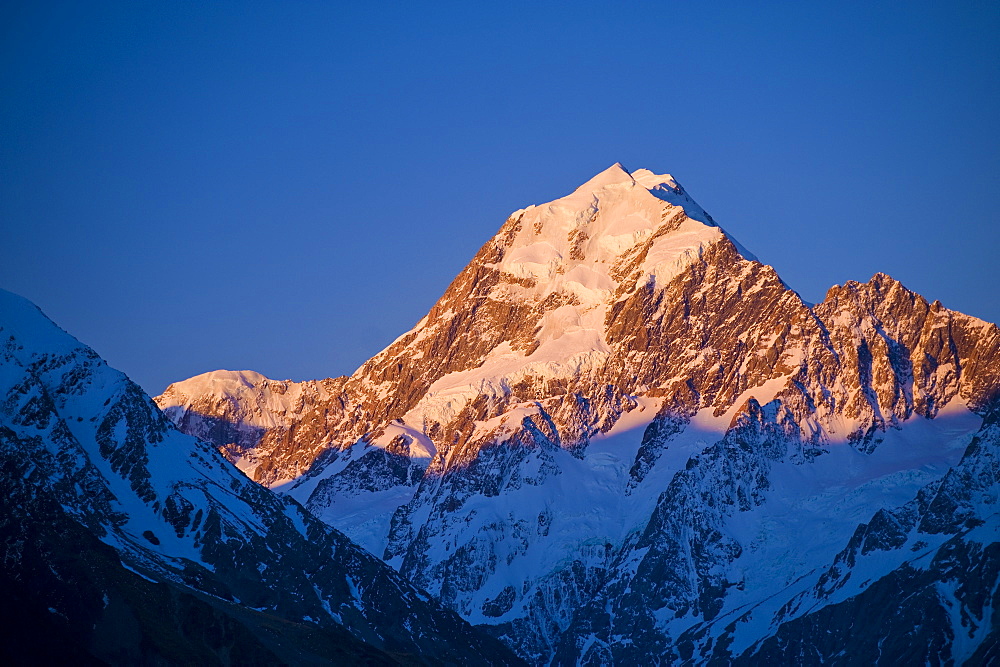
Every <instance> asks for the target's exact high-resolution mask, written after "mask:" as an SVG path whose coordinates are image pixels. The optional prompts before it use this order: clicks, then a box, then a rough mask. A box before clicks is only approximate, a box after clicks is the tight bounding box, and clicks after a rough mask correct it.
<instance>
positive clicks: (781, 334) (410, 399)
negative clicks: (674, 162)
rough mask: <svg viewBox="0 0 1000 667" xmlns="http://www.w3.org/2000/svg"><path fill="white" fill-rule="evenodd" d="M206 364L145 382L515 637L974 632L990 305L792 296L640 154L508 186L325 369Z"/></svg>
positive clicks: (986, 567) (415, 576) (990, 511)
mask: <svg viewBox="0 0 1000 667" xmlns="http://www.w3.org/2000/svg"><path fill="white" fill-rule="evenodd" d="M210 376H211V377H212V381H211V382H206V380H205V378H206V376H199V378H193V379H192V380H187V381H184V382H179V383H176V384H173V385H171V386H170V387H169V388H168V389H167V391H166V392H165V393H164V394H163V395H162V396H160V397H158V398H157V399H156V400H157V402H158V404H159V405H160V406H161V407H162V408H163V410H164V412H165V413H166V414H167V415H168V416H169V417H170V418H171V419H172V420H174V421H175V422H176V423H177V424H179V425H180V426H181V428H182V429H184V430H186V431H187V432H189V433H192V434H196V435H198V436H200V437H203V438H207V439H209V440H211V441H212V442H213V443H214V444H215V445H216V447H218V448H219V449H221V450H222V451H223V452H225V453H226V455H227V456H229V457H230V459H231V460H233V461H235V462H237V464H238V465H239V466H240V467H241V468H242V469H243V470H244V471H246V472H247V474H249V475H250V476H251V477H253V478H254V479H256V480H257V481H259V482H260V483H262V484H265V485H268V486H270V487H272V488H273V489H275V490H278V491H280V492H281V493H286V494H288V495H290V496H292V497H293V498H295V499H298V500H299V501H301V502H303V503H304V504H305V505H306V506H307V508H308V509H309V510H310V511H311V512H312V513H313V514H315V515H316V516H317V517H319V518H320V519H322V520H323V521H325V522H327V523H329V524H330V525H332V526H335V527H337V528H339V529H340V530H343V531H344V532H345V533H346V534H347V535H349V536H350V537H351V538H352V539H354V540H355V541H357V542H358V543H359V544H361V545H362V546H364V547H365V548H366V549H369V550H370V551H372V552H373V553H375V554H377V555H379V556H381V557H382V558H383V559H384V560H386V561H387V562H388V563H389V564H390V565H391V566H393V567H394V568H396V569H397V570H398V571H399V572H400V573H401V574H403V575H405V576H406V577H408V578H409V579H410V580H411V581H413V582H415V583H416V584H417V585H418V586H421V587H423V588H424V589H426V590H428V591H430V592H431V593H432V594H434V595H436V596H438V597H439V598H440V599H441V601H442V602H443V603H444V604H445V605H447V606H448V607H450V608H452V609H454V610H455V611H457V612H458V613H459V614H461V615H462V616H463V617H464V618H466V619H467V620H469V621H470V622H472V623H474V624H476V625H478V626H480V627H481V628H483V629H485V630H487V631H488V632H490V633H492V634H493V635H494V636H496V637H498V638H500V639H501V640H502V641H504V642H506V643H507V644H508V645H509V646H511V647H512V648H514V649H515V650H516V651H517V652H518V653H519V654H520V655H521V656H522V657H524V658H526V659H528V660H530V661H532V662H536V663H539V664H543V663H550V662H552V661H555V662H556V663H558V664H576V663H583V664H610V663H619V664H634V663H636V662H640V661H648V660H651V659H655V660H661V659H662V660H668V661H688V660H690V661H696V662H702V661H708V660H720V661H741V660H751V659H753V660H756V659H758V658H760V657H761V656H767V657H769V658H771V659H774V660H779V661H788V660H791V659H793V658H796V659H797V658H798V657H800V656H802V655H805V654H806V653H808V654H809V655H813V654H814V653H815V655H817V660H827V659H829V660H836V659H841V658H843V654H842V653H841V651H842V650H843V648H844V646H845V645H851V643H852V642H853V643H854V644H856V645H857V646H858V647H861V648H859V649H858V650H872V651H873V652H874V651H877V650H879V647H882V651H883V655H889V656H893V657H894V658H893V659H897V658H898V659H903V658H904V657H905V658H910V659H914V660H925V661H933V660H942V661H946V660H955V661H958V662H961V661H963V660H968V659H973V660H977V659H982V658H983V657H984V656H985V655H992V653H990V652H991V651H993V652H995V650H996V649H995V647H996V646H997V645H998V643H997V632H996V630H995V629H994V627H993V625H992V621H991V620H990V619H991V618H993V616H991V614H992V612H991V609H992V608H993V606H994V604H995V601H994V600H993V598H992V597H991V595H992V593H990V591H995V590H996V585H997V581H998V579H997V575H998V568H997V567H996V563H997V562H1000V561H998V560H997V558H996V555H997V549H998V548H1000V547H998V544H997V543H998V540H997V539H996V533H997V530H998V521H997V514H996V511H995V498H996V493H997V492H998V491H1000V488H998V482H997V479H998V475H997V474H996V472H995V469H994V468H993V467H992V466H994V463H993V462H994V461H995V460H998V459H997V455H998V452H997V447H998V446H1000V445H998V434H997V431H996V428H997V427H996V413H997V410H998V403H997V401H998V396H1000V332H998V330H997V327H996V326H994V325H992V324H988V323H985V322H982V321H980V320H977V319H975V318H972V317H968V316H966V315H962V314H961V313H957V312H954V311H950V310H948V309H946V308H944V307H943V306H942V305H941V304H940V303H938V302H934V303H928V301H927V300H925V299H924V298H923V297H921V296H920V295H918V294H915V293H913V292H911V291H909V290H907V289H906V288H905V287H904V286H903V285H901V284H900V283H899V282H897V281H895V280H893V279H892V278H890V277H888V276H886V275H884V274H877V275H875V276H874V277H873V278H872V279H871V280H870V281H869V282H868V283H857V282H853V281H852V282H847V283H845V284H844V285H842V286H835V287H833V288H831V289H830V291H829V293H828V294H827V296H826V298H825V299H824V301H823V302H822V303H819V304H816V305H811V304H807V303H805V302H803V301H802V299H801V298H800V297H799V296H798V294H796V293H795V292H794V291H793V290H792V289H790V288H789V287H788V286H787V285H785V283H783V282H782V280H781V279H780V278H779V277H778V275H777V273H776V272H775V271H774V269H773V268H772V267H770V266H767V265H764V264H762V263H760V262H759V261H757V259H756V258H755V257H754V256H753V255H752V254H750V253H749V252H748V251H746V250H745V249H743V248H742V246H740V245H739V244H738V243H737V242H736V241H735V240H734V239H732V238H731V237H730V236H729V235H728V234H726V232H724V231H723V230H722V229H721V228H720V227H719V226H718V225H716V224H715V222H714V221H713V220H712V218H711V217H710V216H709V215H708V214H707V213H706V212H705V211H704V210H703V209H702V208H701V207H700V206H698V204H696V203H695V202H694V201H693V200H692V199H691V197H690V196H689V195H688V194H687V193H686V192H685V191H684V190H683V188H681V187H680V185H679V184H678V183H677V181H676V180H674V179H673V178H672V177H670V176H668V175H657V174H654V173H653V172H651V171H648V170H644V169H641V170H637V171H634V172H631V173H629V172H627V171H626V170H625V169H624V168H623V167H622V166H621V165H618V164H616V165H613V166H612V167H610V168H608V169H607V170H605V171H603V172H601V173H600V174H598V175H597V176H595V177H594V178H592V179H591V180H589V181H588V182H587V183H585V184H584V185H582V186H580V187H579V188H577V189H576V190H575V191H573V192H572V193H571V194H569V195H567V196H565V197H561V198H559V199H556V200H554V201H552V202H549V203H546V204H541V205H536V206H529V207H527V208H525V209H521V210H518V211H515V212H514V213H513V214H511V216H510V217H509V218H508V219H507V221H506V222H505V223H504V224H503V225H502V226H501V228H500V230H499V231H498V232H497V234H496V235H495V236H494V237H493V238H492V239H491V240H489V241H488V242H487V243H486V244H485V245H484V246H483V247H482V248H481V249H480V251H479V252H478V253H477V254H476V256H475V257H474V258H473V259H472V261H471V262H470V263H469V264H468V266H466V268H465V269H464V270H463V271H462V272H461V273H460V274H459V275H458V276H457V277H456V278H455V280H454V281H453V282H452V283H451V285H450V286H449V287H448V289H447V290H446V291H445V293H444V295H443V296H442V297H441V298H440V299H439V300H438V302H437V303H436V304H435V305H434V306H433V307H432V308H431V310H430V312H428V314H427V315H426V316H425V317H424V318H423V319H421V320H420V322H418V323H417V324H416V326H415V327H414V328H413V329H411V330H410V331H408V332H406V333H404V334H403V335H402V336H400V337H399V338H398V339H397V340H396V341H394V342H393V343H392V344H391V345H390V346H389V347H387V348H386V349H385V350H383V351H382V352H381V353H379V354H378V355H376V356H375V357H373V358H372V359H371V360H369V361H368V362H366V363H365V364H364V365H363V366H362V367H361V368H360V369H359V370H358V371H357V372H356V373H355V374H354V375H352V376H350V377H341V378H332V379H328V380H322V381H316V382H312V383H290V382H277V381H273V380H268V379H266V378H258V377H254V376H250V375H249V374H247V373H242V374H239V375H236V376H233V375H219V374H217V373H216V374H210ZM206 387H210V390H209V389H206ZM991 471H992V472H991ZM970 591H974V592H970ZM907 596H911V597H912V596H915V597H912V599H916V600H919V604H920V605H922V606H921V608H920V611H919V613H920V614H921V615H922V618H924V619H928V620H926V622H923V623H922V624H918V625H911V626H909V628H908V629H907V628H906V627H904V625H905V622H903V621H900V622H899V623H896V622H895V621H894V622H893V623H888V622H886V623H883V622H882V617H881V616H879V617H878V618H876V616H874V614H881V613H888V614H890V615H891V614H893V613H897V612H898V614H899V617H900V618H909V617H908V616H907V614H909V613H911V612H912V610H911V609H910V607H909V603H904V602H903V600H904V599H908V598H907ZM904 605H905V606H904ZM866 614H868V615H867V616H866ZM818 628H822V632H820V630H819V629H818ZM859 628H864V630H861V629H859ZM885 647H889V650H890V653H886V652H885V651H886V648H885ZM991 647H992V648H991ZM838 656H839V657H838Z"/></svg>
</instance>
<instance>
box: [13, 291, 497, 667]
mask: <svg viewBox="0 0 1000 667" xmlns="http://www.w3.org/2000/svg"><path fill="white" fill-rule="evenodd" d="M0 473H2V483H3V487H4V500H3V511H2V513H0V527H2V530H0V537H2V544H3V556H4V563H5V566H4V573H3V577H4V578H3V581H4V584H5V587H4V589H5V593H6V594H7V595H8V596H9V597H8V604H7V605H5V607H7V608H8V609H9V610H10V608H11V604H10V602H11V599H13V600H14V601H16V602H17V603H19V605H21V606H23V607H24V608H23V610H21V611H20V612H19V613H18V614H10V615H11V616H16V617H17V618H14V619H13V620H12V621H11V623H10V624H5V625H4V630H5V632H18V633H23V632H28V633H30V634H28V635H27V636H25V635H23V634H22V635H21V636H19V637H16V638H15V637H14V636H12V635H6V639H7V640H8V641H5V642H3V643H4V645H5V646H7V645H8V644H13V645H15V646H19V647H20V648H5V649H4V652H5V654H6V655H7V656H8V657H13V658H15V659H17V660H18V661H20V660H22V659H23V660H27V661H28V662H39V661H44V660H43V659H42V658H43V657H44V656H45V652H46V651H48V650H50V648H49V647H37V646H36V647H34V648H33V647H32V646H31V645H32V644H33V643H44V642H45V640H44V639H43V635H45V634H48V633H50V632H51V633H52V635H53V636H55V637H59V638H61V641H64V642H68V643H67V644H66V646H65V647H63V649H61V650H65V651H66V652H67V653H68V654H73V653H82V654H88V653H89V654H91V655H92V656H93V657H96V658H98V659H100V660H105V661H110V662H114V663H121V664H125V663H132V664H139V663H147V662H148V663H152V662H158V661H164V660H165V661H167V662H168V663H191V664H196V663H203V662H206V661H207V662H209V663H211V662H226V663H228V662H230V661H234V662H254V663H258V662H259V663H268V664H276V663H280V662H286V663H287V662H289V661H290V662H295V663H306V662H314V661H328V660H338V661H351V662H354V661H361V660H367V661H372V662H375V663H383V664H389V663H394V662H397V661H402V662H417V663H419V662H425V661H426V662H433V663H435V664H438V663H439V662H440V661H446V662H447V661H450V662H455V663H462V664H465V663H466V662H468V661H472V662H482V663H490V662H496V663H506V662H513V661H514V658H513V656H512V655H510V654H509V653H508V652H507V651H506V649H504V648H503V647H502V646H501V645H499V644H498V643H497V642H495V641H494V640H492V639H489V638H487V637H484V636H481V635H479V634H478V633H476V632H475V631H474V630H473V629H472V628H471V627H469V626H468V625H467V624H465V623H464V622H462V621H461V620H460V619H459V618H458V617H457V616H455V615H454V614H453V613H452V612H449V611H447V610H444V609H442V608H440V607H439V606H438V605H437V604H436V603H435V602H434V601H433V600H431V599H430V598H428V596H427V595H426V594H425V593H423V592H421V591H419V590H417V589H415V588H413V587H412V586H411V585H410V584H409V583H408V582H406V581H405V580H404V579H403V578H402V577H400V576H399V575H398V574H396V573H395V572H394V571H392V570H391V569H390V568H388V567H386V566H385V565H384V564H383V563H382V562H381V561H379V560H378V559H376V558H373V557H372V556H370V555H369V554H367V553H366V552H364V551H363V550H361V549H359V548H358V547H356V546H355V545H354V544H352V543H351V542H350V541H349V540H348V539H347V538H346V537H344V536H343V535H342V534H341V533H339V532H338V531H336V530H334V529H331V528H329V527H327V526H325V525H323V524H321V523H320V522H318V521H317V520H315V519H314V518H313V517H311V516H310V515H309V514H308V513H307V512H306V511H305V510H303V509H302V508H301V507H300V506H299V505H298V504H297V503H295V502H294V501H292V500H291V499H289V498H287V497H281V496H277V495H275V494H274V493H272V492H271V491H269V490H267V489H265V488H264V487H261V486H259V485H257V484H255V483H253V482H251V481H250V480H249V479H247V478H246V477H245V476H244V475H243V474H242V473H240V472H239V471H238V470H236V468H234V467H233V466H232V465H231V464H230V463H229V462H227V461H226V460H225V459H224V458H223V457H222V456H221V455H220V454H219V453H218V452H217V451H215V450H214V449H213V448H212V447H210V446H209V445H208V444H206V443H204V442H202V441H199V440H197V439H195V438H193V437H191V436H189V435H185V434H183V433H181V432H180V431H178V430H177V429H176V428H175V427H174V426H173V425H172V424H171V423H170V422H169V420H167V419H166V418H165V417H164V416H163V415H162V413H161V412H160V411H159V410H158V409H157V408H156V406H155V405H154V404H153V402H152V400H151V399H150V398H148V397H147V396H146V395H145V394H143V393H142V391H141V390H140V389H139V388H138V387H137V386H136V385H135V384H133V383H132V382H131V381H129V380H128V378H127V377H125V376H124V375H122V374H121V373H119V372H117V371H115V370H113V369H111V368H109V367H108V366H107V365H106V364H105V363H104V362H103V361H102V360H101V359H100V358H99V357H98V356H97V354H95V353H94V352H93V350H91V349H90V348H88V347H86V346H84V345H82V344H81V343H79V342H78V341H77V340H76V339H74V338H73V337H71V336H70V335H68V334H66V333H65V332H63V331H62V330H61V329H59V328H58V327H57V326H56V325H54V324H53V323H52V322H51V321H49V320H48V319H47V318H46V317H45V316H44V315H43V314H42V313H41V312H40V311H39V310H38V309H37V308H36V307H35V306H33V305H32V304H31V303H29V302H27V301H25V300H24V299H22V298H20V297H17V296H15V295H13V294H10V293H9V292H3V291H0ZM25 619H28V620H25ZM25 642H27V643H28V645H27V646H25ZM35 651H37V652H35ZM77 657H78V658H79V657H80V656H79V655H78V656H77Z"/></svg>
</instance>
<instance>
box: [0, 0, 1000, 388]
mask: <svg viewBox="0 0 1000 667" xmlns="http://www.w3.org/2000/svg"><path fill="white" fill-rule="evenodd" d="M542 4H543V5H544V6H541V7H539V6H537V5H536V4H535V3H524V4H519V3H503V4H502V5H500V4H494V5H487V4H484V3H468V2H463V3H446V2H434V3H427V4H417V3H405V4H402V3H400V4H397V3H380V4H376V3H350V4H348V3H307V2H295V3H278V2H274V3H265V2H257V3H203V4H202V3H193V2H192V3H187V2H163V3H152V2H147V3H120V4H116V3H75V4H68V3H67V4H62V3H45V4H42V3H17V2H8V3H4V4H3V6H2V8H0V31H2V32H0V90H2V95H0V141H2V144H0V225H2V232H3V233H2V238H3V243H2V244H0V286H2V287H4V288H6V289H9V290H12V291H14V292H17V293H19V294H22V295H24V296H26V297H28V298H30V299H32V300H33V301H35V302H36V303H37V304H38V305H39V306H41V308H42V309H43V310H44V311H45V312H46V313H47V314H48V315H49V316H50V317H52V318H53V319H55V320H56V322H58V323H59V324H60V325H62V326H63V327H64V328H65V329H67V330H68V331H70V332H71V333H73V334H74V335H76V336H77V337H78V338H80V339H81V340H83V341H84V342H86V343H88V344H90V345H91V346H93V347H94V348H95V349H96V350H97V351H98V352H99V353H100V354H101V355H102V356H104V357H105V358H106V359H107V360H108V361H109V362H110V363H111V364H112V365H114V366H116V367H118V368H120V369H121V370H123V371H125V372H126V373H128V374H129V375H130V376H131V377H132V378H133V379H135V380H136V381H138V382H139V383H140V384H141V385H142V386H143V387H144V388H145V389H147V390H148V391H150V392H151V393H154V394H155V393H159V392H160V391H162V389H163V388H164V387H165V386H166V384H167V383H169V382H170V381H172V380H179V379H183V378H185V377H188V376H190V375H194V374H197V373H200V372H204V371H208V370H213V369H216V368H229V369H254V370H257V371H260V372H262V373H264V374H265V375H269V376H271V377H276V378H289V377H290V378H294V379H306V378H313V377H326V376H330V375H338V374H342V373H350V372H352V371H353V370H354V369H355V368H356V367H357V366H358V365H360V364H361V363H362V362H363V361H364V360H365V359H367V358H368V357H369V356H371V355H372V354H374V353H375V352H377V351H378V350H379V349H381V348H382V347H383V346H385V345H386V344H387V343H389V342H390V341H391V340H392V339H393V338H395V337H396V336H397V335H399V334H400V333H402V332H403V331H405V330H406V329H408V328H409V327H410V326H412V324H413V323H415V322H416V321H417V320H418V319H419V318H420V317H421V316H422V315H423V314H424V313H425V312H426V311H427V309H428V308H429V307H430V306H431V304H432V303H433V302H434V301H435V300H436V298H437V297H438V296H439V295H440V293H441V292H442V291H443V290H444V288H445V287H446V286H447V284H448V282H449V281H450V280H451V278H452V277H454V275H455V274H456V273H457V272H458V271H459V270H460V269H461V268H462V267H463V266H464V265H465V263H466V262H467V261H468V260H469V259H470V258H471V257H472V255H473V254H474V253H475V251H476V250H477V249H478V247H479V246H480V245H481V244H482V243H484V242H485V241H486V240H487V239H489V238H490V237H491V236H492V235H493V234H494V233H495V231H496V230H497V228H498V227H499V226H500V225H501V224H502V222H503V221H504V219H505V218H506V216H507V214H508V213H510V212H511V211H513V210H515V209H518V208H521V207H523V206H526V205H528V204H532V203H540V202H544V201H548V200H551V199H554V198H556V197H558V196H561V195H563V194H566V193H568V192H569V191H571V190H572V189H573V188H575V187H576V186H577V185H579V184H580V183H582V182H583V181H585V180H586V179H587V178H589V177H590V176H591V175H593V174H595V173H597V172H598V171H600V170H602V169H604V168H606V167H607V166H608V165H610V164H612V163H614V162H616V161H620V162H622V163H623V164H624V165H625V166H626V167H628V168H629V169H637V168H640V167H646V168H649V169H652V170H654V171H657V172H669V173H671V174H673V175H674V176H675V177H677V178H678V180H679V181H680V182H682V183H683V184H684V185H685V187H686V188H687V189H688V191H689V192H690V193H691V195H692V196H693V197H694V198H695V199H696V200H697V201H698V202H699V203H700V204H701V205H702V206H703V207H705V209H707V210H708V211H709V212H710V213H711V214H712V215H713V217H714V218H715V219H716V220H717V221H718V222H719V223H720V224H721V225H722V226H723V227H724V228H725V229H726V230H727V231H729V232H730V233H732V234H733V235H734V236H736V238H738V239H739V240H740V241H741V242H742V243H743V244H744V245H745V246H746V247H748V248H749V249H750V250H751V251H753V252H754V253H755V254H756V255H757V256H758V257H759V258H760V259H761V260H762V261H764V262H766V263H769V264H771V265H773V266H774V267H776V268H777V270H778V272H779V273H780V274H781V275H782V277H783V278H784V279H785V281H786V282H787V283H789V284H790V285H791V286H793V287H794V288H796V289H797V290H798V291H799V292H800V293H801V294H802V295H803V296H804V297H805V298H806V299H807V300H811V301H818V300H821V299H822V298H823V295H824V294H825V292H826V289H827V288H828V287H829V286H830V285H833V284H835V283H843V282H845V281H846V280H851V279H854V280H867V279H868V278H869V277H871V275H872V274H873V273H875V272H876V271H884V272H886V273H889V274H890V275H892V276H894V277H895V278H897V279H899V280H901V281H902V282H903V283H904V284H906V285H907V286H908V287H910V288H911V289H914V290H916V291H919V292H921V293H922V294H924V295H925V296H926V297H928V298H930V299H935V298H937V299H940V300H941V301H942V302H943V303H944V304H945V305H946V306H948V307H951V308H954V309H957V310H960V311H963V312H967V313H969V314H972V315H976V316H979V317H982V318H984V319H987V320H990V321H994V322H996V321H998V320H1000V297H998V294H997V277H998V270H997V268H996V266H997V265H996V257H997V252H998V250H1000V230H998V224H997V223H998V213H997V212H998V211H1000V38H998V37H997V35H998V34H1000V4H998V3H996V2H992V1H990V2H987V1H985V0H972V1H952V2H911V3H905V4H904V3H824V4H820V3H792V2H789V3H742V2H734V3H726V2H719V3H686V2H685V3H681V2H662V3H642V2H634V3H628V4H627V5H626V4H625V3H597V2H576V3H542ZM204 5H209V6H204ZM703 5H710V6H703Z"/></svg>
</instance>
